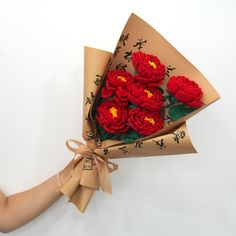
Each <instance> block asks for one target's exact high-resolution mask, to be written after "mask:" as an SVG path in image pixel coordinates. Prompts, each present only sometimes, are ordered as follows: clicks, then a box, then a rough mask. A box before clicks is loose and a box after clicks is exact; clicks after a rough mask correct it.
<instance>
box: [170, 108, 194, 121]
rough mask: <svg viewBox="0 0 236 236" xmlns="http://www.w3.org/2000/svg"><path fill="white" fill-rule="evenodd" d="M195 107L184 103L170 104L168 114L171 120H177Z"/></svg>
mask: <svg viewBox="0 0 236 236" xmlns="http://www.w3.org/2000/svg"><path fill="white" fill-rule="evenodd" d="M194 110H195V109H194V108H192V107H187V106H186V105H184V104H180V105H176V106H170V107H169V115H170V118H171V120H172V121H175V120H179V119H180V118H182V117H183V116H185V115H187V114H189V113H191V112H192V111H194Z"/></svg>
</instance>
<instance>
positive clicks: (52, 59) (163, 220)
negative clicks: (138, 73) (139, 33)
mask: <svg viewBox="0 0 236 236" xmlns="http://www.w3.org/2000/svg"><path fill="white" fill-rule="evenodd" d="M235 10H236V4H235V1H233V0H232V1H230V0H224V1H210V0H208V1H207V0H196V1H187V0H186V1H184V0H181V1H173V0H168V1H160V0H156V1H148V0H145V1H88V0H86V1H83V2H82V1H78V0H77V1H65V0H64V1H58V0H57V1H42V0H41V1H32V0H29V1H26V0H21V1H11V0H8V1H4V0H2V1H0V150H1V154H0V189H1V190H2V191H3V192H4V193H6V194H7V195H9V194H13V193H15V192H18V191H23V190H26V189H28V188H31V187H33V186H35V185H37V184H39V183H41V182H42V181H44V180H45V179H47V178H48V177H50V176H52V175H54V174H55V173H56V172H57V171H58V170H60V169H61V168H63V167H64V166H65V165H66V163H67V162H68V161H69V160H70V159H71V158H72V156H73V155H72V153H71V152H69V151H67V149H66V146H65V140H66V139H68V138H77V139H80V140H82V136H81V132H82V123H81V120H82V119H81V118H82V110H81V108H82V96H83V91H82V88H83V46H84V45H88V46H92V47H96V48H101V49H105V50H108V51H113V50H114V47H115V45H116V42H117V40H118V38H119V36H120V33H121V31H122V29H123V27H124V25H125V23H126V21H127V19H128V17H129V15H130V13H131V12H134V13H136V14H137V15H139V16H140V17H141V18H143V19H144V20H145V21H147V22H148V23H149V24H151V25H152V26H153V27H154V28H155V29H157V30H158V31H159V32H160V33H161V34H162V35H163V36H164V37H165V38H166V39H167V40H168V41H169V42H170V43H171V44H172V45H174V46H175V47H176V48H177V49H178V50H179V51H180V52H181V53H182V54H183V55H184V56H185V57H186V58H188V59H189V60H190V61H191V62H192V63H193V64H194V65H195V66H196V67H197V68H198V69H199V70H200V71H201V72H202V73H203V74H204V75H205V76H206V77H207V79H208V80H209V81H210V82H211V83H212V84H213V85H214V86H215V88H216V89H217V90H218V92H219V93H220V95H221V97H222V99H221V100H219V101H218V102H216V103H215V104H213V105H212V106H210V107H209V108H207V109H205V110H204V111H202V112H201V113H200V114H198V115H196V116H195V117H193V118H192V119H191V120H189V122H188V126H189V129H190V133H191V138H192V141H193V143H194V145H195V147H196V148H197V150H198V152H199V153H198V154H191V155H183V156H165V157H150V158H139V159H126V160H116V163H118V164H119V171H117V172H115V173H113V174H112V184H113V195H112V196H110V195H108V194H105V193H103V192H96V193H95V195H94V196H93V198H92V200H91V202H90V205H89V206H88V208H87V211H86V213H85V214H81V213H80V212H79V211H78V210H77V209H76V208H75V207H74V205H71V204H69V205H67V204H66V203H67V198H66V197H62V198H61V199H60V200H59V201H58V202H56V203H55V204H54V205H53V206H51V207H50V208H49V209H48V210H47V211H46V212H45V213H43V214H42V215H41V216H40V217H38V218H37V219H35V220H33V221H32V222H30V223H29V224H27V225H25V226H23V227H21V228H20V229H18V230H16V231H14V232H12V233H10V234H9V235H14V236H17V235H26V236H28V235H34V236H37V235H48V236H51V235H57V236H59V235H67V234H69V235H71V236H73V235H86V236H87V235H88V236H90V235H93V236H94V235H96V236H100V235H101V236H106V235H108V236H109V235H113V236H116V235H117V236H118V235H119V236H120V235H122V236H125V235H135V236H141V235H149V236H154V235H155V236H156V235H161V236H172V235H176V236H189V235H191V236H205V235H206V236H211V235H214V236H218V235H226V236H231V235H236V222H235V221H236V220H235V219H236V201H235V200H236V171H235V167H236V155H235V154H236V153H235V145H236V138H235V137H236V129H235V128H236V125H235V116H236V112H235V99H236V95H235V85H236V83H235V62H236V61H235V56H236V50H235V49H236V47H235V42H236V33H235V23H236V16H235Z"/></svg>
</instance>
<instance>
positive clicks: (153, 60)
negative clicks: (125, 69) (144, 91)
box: [132, 52, 166, 87]
mask: <svg viewBox="0 0 236 236" xmlns="http://www.w3.org/2000/svg"><path fill="white" fill-rule="evenodd" d="M132 63H133V65H134V67H135V70H136V71H137V72H138V74H136V75H135V78H136V79H137V80H138V81H140V82H142V83H144V84H147V85H148V86H154V87H156V86H159V85H161V83H162V81H163V79H164V77H165V73H166V68H165V66H164V65H163V64H161V62H160V61H159V59H158V58H157V57H156V56H153V55H150V54H145V53H143V52H135V53H133V55H132Z"/></svg>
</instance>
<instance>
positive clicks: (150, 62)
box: [148, 61, 157, 69]
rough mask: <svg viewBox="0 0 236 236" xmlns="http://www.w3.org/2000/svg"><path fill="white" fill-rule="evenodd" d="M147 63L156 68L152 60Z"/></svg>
mask: <svg viewBox="0 0 236 236" xmlns="http://www.w3.org/2000/svg"><path fill="white" fill-rule="evenodd" d="M148 64H149V65H150V66H152V67H153V69H156V68H157V65H156V64H155V62H154V61H148Z"/></svg>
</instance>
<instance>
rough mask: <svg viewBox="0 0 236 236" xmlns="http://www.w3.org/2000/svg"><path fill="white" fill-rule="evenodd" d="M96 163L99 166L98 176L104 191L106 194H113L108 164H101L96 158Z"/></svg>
mask: <svg viewBox="0 0 236 236" xmlns="http://www.w3.org/2000/svg"><path fill="white" fill-rule="evenodd" d="M95 161H96V165H97V170H98V176H99V180H100V185H101V187H102V190H103V191H104V192H106V193H110V194H112V186H111V180H110V174H109V170H108V166H107V163H105V162H101V161H99V160H97V159H96V158H95Z"/></svg>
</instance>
